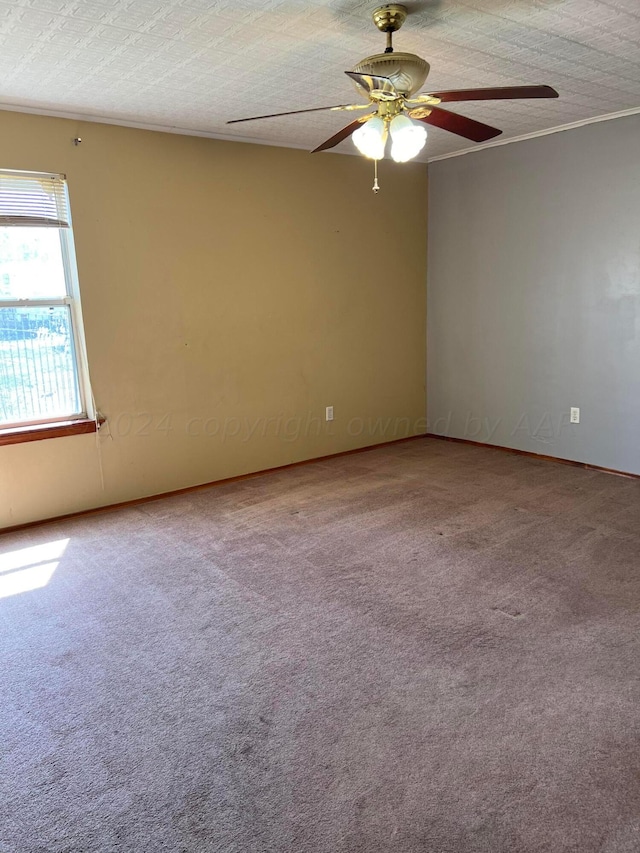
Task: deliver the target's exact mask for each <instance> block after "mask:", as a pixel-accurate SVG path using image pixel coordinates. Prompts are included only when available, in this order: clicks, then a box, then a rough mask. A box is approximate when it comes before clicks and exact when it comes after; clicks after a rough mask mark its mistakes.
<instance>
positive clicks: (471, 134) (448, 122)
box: [416, 107, 502, 142]
mask: <svg viewBox="0 0 640 853" xmlns="http://www.w3.org/2000/svg"><path fill="white" fill-rule="evenodd" d="M430 109H431V114H430V115H428V116H424V117H423V118H416V120H417V121H423V122H424V123H425V124H431V125H433V126H434V127H440V128H442V130H448V131H450V132H451V133H457V134H458V136H464V137H465V139H472V140H473V141H474V142H486V141H487V139H493V137H494V136H499V135H500V134H501V133H502V131H501V130H498V128H497V127H490V126H489V125H488V124H482V122H479V121H475V119H472V118H467V117H466V116H461V115H458V113H450V112H448V111H447V110H441V109H438V107H430Z"/></svg>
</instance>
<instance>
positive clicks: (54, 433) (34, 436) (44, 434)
mask: <svg viewBox="0 0 640 853" xmlns="http://www.w3.org/2000/svg"><path fill="white" fill-rule="evenodd" d="M98 425H99V424H98V423H96V421H95V420H91V419H90V418H83V419H82V420H77V421H58V422H57V423H51V424H33V425H30V426H23V427H9V428H8V429H0V446H2V445H3V444H21V443H22V442H24V441H41V440H42V439H43V438H62V437H63V436H66V435H83V434H84V433H88V432H97V430H98Z"/></svg>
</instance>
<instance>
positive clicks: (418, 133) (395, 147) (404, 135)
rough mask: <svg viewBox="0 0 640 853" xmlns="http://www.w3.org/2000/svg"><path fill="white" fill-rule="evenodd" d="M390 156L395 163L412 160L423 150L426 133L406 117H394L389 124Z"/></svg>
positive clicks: (421, 127) (419, 125)
mask: <svg viewBox="0 0 640 853" xmlns="http://www.w3.org/2000/svg"><path fill="white" fill-rule="evenodd" d="M390 130H391V156H392V157H393V159H394V160H395V161H396V163H406V162H407V160H413V158H414V157H417V156H418V154H419V153H420V152H421V151H422V149H423V148H424V144H425V142H426V141H427V131H426V129H425V128H424V127H423V126H422V125H421V124H416V122H414V121H411V119H410V118H407V116H403V115H399V116H396V117H395V118H394V119H393V120H392V122H391V128H390Z"/></svg>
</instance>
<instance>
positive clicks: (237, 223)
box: [0, 112, 427, 526]
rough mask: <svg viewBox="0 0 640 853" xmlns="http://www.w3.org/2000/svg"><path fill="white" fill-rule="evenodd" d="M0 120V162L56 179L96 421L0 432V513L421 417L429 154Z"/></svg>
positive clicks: (188, 476)
mask: <svg viewBox="0 0 640 853" xmlns="http://www.w3.org/2000/svg"><path fill="white" fill-rule="evenodd" d="M0 122H1V127H2V132H1V134H0V168H10V169H28V170H38V171H55V172H64V173H66V175H67V176H68V181H69V190H70V196H71V209H72V216H73V221H74V232H75V241H76V251H77V257H78V269H79V276H80V288H81V294H82V302H83V311H84V319H85V330H86V338H87V348H88V354H89V365H90V371H91V377H92V383H93V391H94V396H95V399H96V402H97V406H98V409H99V410H100V411H101V412H103V413H104V414H105V415H106V416H107V418H108V424H107V426H106V427H104V428H103V429H102V430H101V431H100V433H99V434H98V435H97V436H96V435H83V436H72V437H67V438H59V439H54V440H47V441H39V442H31V443H29V444H22V445H12V446H8V447H0V526H7V525H14V524H19V523H23V522H27V521H31V520H34V519H41V518H47V517H52V516H56V515H60V514H63V513H69V512H75V511H77V510H82V509H86V508H89V507H95V506H100V505H105V504H111V503H114V502H118V501H125V500H129V499H132V498H136V497H140V496H144V495H152V494H157V493H160V492H164V491H168V490H172V489H178V488H181V487H184V486H189V485H193V484H197V483H204V482H209V481H213V480H216V479H220V478H224V477H230V476H234V475H238V474H243V473H247V472H251V471H257V470H261V469H265V468H270V467H274V466H277V465H283V464H286V463H288V462H293V461H298V460H303V459H307V458H313V457H317V456H322V455H326V454H330V453H335V452H338V451H341V450H347V449H350V448H355V447H363V446H366V445H369V444H374V443H377V442H380V441H385V440H387V439H389V440H390V439H393V438H396V437H400V436H402V435H406V434H412V433H415V432H422V431H424V429H425V424H424V421H423V420H422V418H423V416H424V414H425V375H424V374H425V368H424V361H425V359H424V353H425V282H426V225H427V209H426V205H427V202H426V199H427V168H426V166H424V165H421V164H406V165H402V166H395V165H394V164H392V163H386V162H385V163H384V164H383V166H382V169H381V183H382V191H381V192H380V194H379V195H378V196H374V195H373V193H372V192H371V183H372V165H371V163H369V162H366V161H364V160H362V159H360V158H358V157H345V156H338V155H331V154H320V155H314V156H310V155H309V154H307V153H306V152H303V151H294V150H290V149H284V148H272V147H266V146H256V145H245V144H239V143H227V142H220V141H216V140H207V139H200V138H194V137H186V136H178V135H171V134H163V133H154V132H148V131H140V130H132V129H129V128H123V127H115V126H110V125H101V124H94V123H82V122H76V121H69V120H64V119H53V118H45V117H40V116H30V115H24V114H19V113H11V112H4V113H0ZM77 135H80V136H81V137H82V140H83V141H82V144H81V145H80V146H78V147H75V146H74V145H73V143H72V140H73V137H74V136H77ZM327 405H333V406H334V407H335V420H334V421H333V423H332V424H326V423H325V422H324V419H323V416H324V409H325V406H327ZM378 419H381V420H380V422H378V423H377V424H376V421H377V420H378ZM401 419H408V422H407V421H403V420H401ZM225 425H226V430H225ZM205 426H206V430H208V432H209V433H210V435H207V434H206V430H205ZM225 431H226V435H225Z"/></svg>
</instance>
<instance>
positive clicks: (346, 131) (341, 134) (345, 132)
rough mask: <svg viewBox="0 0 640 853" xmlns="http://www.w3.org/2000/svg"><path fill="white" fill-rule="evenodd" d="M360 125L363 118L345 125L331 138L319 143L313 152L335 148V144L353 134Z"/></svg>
mask: <svg viewBox="0 0 640 853" xmlns="http://www.w3.org/2000/svg"><path fill="white" fill-rule="evenodd" d="M359 127H362V120H361V119H356V120H355V121H352V122H351V124H348V125H347V126H346V127H343V128H342V130H339V131H338V132H337V133H334V134H333V136H331V137H329V139H327V140H326V141H325V142H323V143H322V145H318V147H317V148H314V149H313V151H312V152H311V153H312V154H316V153H317V152H318V151H326V150H327V149H328V148H333V147H334V145H337V144H338V143H339V142H342V140H343V139H346V138H347V137H348V136H351V134H352V133H353V131H354V130H357V129H358V128H359Z"/></svg>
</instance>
